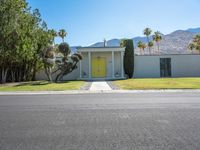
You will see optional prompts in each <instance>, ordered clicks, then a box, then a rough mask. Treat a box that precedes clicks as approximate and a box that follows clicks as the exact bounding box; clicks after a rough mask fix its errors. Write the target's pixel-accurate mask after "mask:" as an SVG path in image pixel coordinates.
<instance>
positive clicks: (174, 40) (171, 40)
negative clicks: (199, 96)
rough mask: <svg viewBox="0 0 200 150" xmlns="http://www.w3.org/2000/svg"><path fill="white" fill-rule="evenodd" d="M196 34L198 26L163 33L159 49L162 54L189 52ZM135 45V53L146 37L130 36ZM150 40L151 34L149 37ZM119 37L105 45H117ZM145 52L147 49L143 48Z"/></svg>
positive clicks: (99, 43) (145, 40)
mask: <svg viewBox="0 0 200 150" xmlns="http://www.w3.org/2000/svg"><path fill="white" fill-rule="evenodd" d="M196 34H200V28H189V29H187V30H176V31H174V32H172V33H170V34H167V35H163V39H162V41H161V42H160V51H161V53H163V54H187V53H190V52H189V50H188V48H187V47H188V44H189V43H190V42H191V41H192V39H193V37H194V36H195V35H196ZM132 39H133V42H134V46H135V53H136V54H139V53H140V52H139V51H140V50H139V49H138V48H137V43H138V42H139V41H142V42H145V43H147V39H146V37H145V36H144V37H139V36H138V37H134V38H132ZM150 39H151V40H152V36H151V37H150ZM120 40H121V39H111V40H108V41H107V46H119V45H120ZM103 45H104V44H103V42H97V43H95V44H92V45H90V47H102V46H103ZM145 53H148V50H147V49H145ZM152 53H157V45H156V43H154V47H153V52H152Z"/></svg>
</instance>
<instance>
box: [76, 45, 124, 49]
mask: <svg viewBox="0 0 200 150" xmlns="http://www.w3.org/2000/svg"><path fill="white" fill-rule="evenodd" d="M91 48H92V49H94V48H125V47H120V46H109V47H107V46H106V47H77V49H91Z"/></svg>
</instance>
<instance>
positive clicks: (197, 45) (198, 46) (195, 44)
mask: <svg viewBox="0 0 200 150" xmlns="http://www.w3.org/2000/svg"><path fill="white" fill-rule="evenodd" d="M188 48H189V49H190V50H193V49H195V50H197V51H199V54H200V34H197V35H196V36H195V37H194V38H193V41H192V43H190V44H189V45H188Z"/></svg>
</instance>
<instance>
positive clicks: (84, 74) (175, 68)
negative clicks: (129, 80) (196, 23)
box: [37, 47, 200, 80]
mask: <svg viewBox="0 0 200 150" xmlns="http://www.w3.org/2000/svg"><path fill="white" fill-rule="evenodd" d="M77 50H78V52H79V53H81V54H82V56H83V60H82V61H80V62H79V65H78V69H76V70H74V71H73V72H72V73H70V74H69V75H66V76H65V77H64V78H63V80H107V79H112V80H113V79H114V80H115V79H124V78H125V74H124V67H123V66H124V64H123V62H124V60H123V59H124V52H125V48H121V47H80V48H78V49H77ZM159 77H200V55H198V54H169V55H168V54H158V55H135V56H134V78H159ZM37 79H38V80H44V79H47V78H46V75H45V74H44V72H40V73H38V74H37Z"/></svg>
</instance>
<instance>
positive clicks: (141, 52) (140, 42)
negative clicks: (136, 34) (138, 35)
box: [137, 41, 144, 54]
mask: <svg viewBox="0 0 200 150" xmlns="http://www.w3.org/2000/svg"><path fill="white" fill-rule="evenodd" d="M137 46H138V48H139V49H140V54H144V51H142V50H143V49H142V47H143V42H142V41H139V42H138V43H137Z"/></svg>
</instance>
